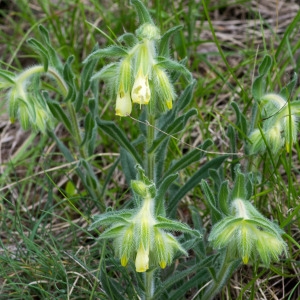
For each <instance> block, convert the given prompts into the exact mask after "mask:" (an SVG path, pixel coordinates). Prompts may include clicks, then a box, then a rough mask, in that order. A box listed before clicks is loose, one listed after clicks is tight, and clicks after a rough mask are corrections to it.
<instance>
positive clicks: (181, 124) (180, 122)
mask: <svg viewBox="0 0 300 300" xmlns="http://www.w3.org/2000/svg"><path fill="white" fill-rule="evenodd" d="M197 113H198V112H197V110H196V109H195V108H192V109H190V110H189V111H187V112H186V113H185V114H184V115H182V116H180V117H178V118H177V119H175V120H174V121H173V122H172V123H171V124H169V126H168V128H167V129H166V130H163V132H160V133H159V134H158V138H156V139H155V140H154V141H153V144H152V147H151V148H150V149H149V150H148V153H152V152H154V151H155V150H156V149H157V147H158V146H159V145H160V144H161V143H162V142H163V141H164V140H165V139H166V138H167V137H168V136H169V135H173V134H175V133H178V132H180V131H181V130H183V129H184V128H186V123H187V121H188V120H189V118H190V117H192V116H194V115H196V114H197Z"/></svg>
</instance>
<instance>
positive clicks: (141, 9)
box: [130, 0, 154, 25]
mask: <svg viewBox="0 0 300 300" xmlns="http://www.w3.org/2000/svg"><path fill="white" fill-rule="evenodd" d="M130 2H131V4H133V5H134V6H135V9H136V11H137V14H138V16H139V21H140V24H144V23H150V24H153V25H154V23H153V21H152V18H151V16H150V14H149V12H148V10H147V8H146V7H145V6H144V4H143V2H142V1H139V0H131V1H130Z"/></svg>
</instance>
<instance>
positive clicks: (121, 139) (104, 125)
mask: <svg viewBox="0 0 300 300" xmlns="http://www.w3.org/2000/svg"><path fill="white" fill-rule="evenodd" d="M96 122H97V124H98V126H99V128H100V129H101V130H102V131H103V132H104V133H106V134H107V135H109V136H110V137H111V138H112V139H113V140H114V141H116V142H117V143H118V144H119V145H120V146H121V147H123V148H124V149H126V150H127V151H128V152H129V153H130V154H131V155H132V157H133V158H134V159H135V161H136V163H138V164H139V165H141V166H142V165H143V161H142V159H141V157H140V155H139V154H138V151H137V150H136V149H135V148H134V146H133V145H132V144H131V143H130V141H129V140H128V138H127V136H126V135H125V133H124V131H123V130H121V129H120V128H119V127H118V126H117V125H116V124H115V123H114V122H111V121H103V120H101V119H100V118H97V119H96Z"/></svg>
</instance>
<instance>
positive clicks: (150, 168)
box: [146, 109, 155, 180]
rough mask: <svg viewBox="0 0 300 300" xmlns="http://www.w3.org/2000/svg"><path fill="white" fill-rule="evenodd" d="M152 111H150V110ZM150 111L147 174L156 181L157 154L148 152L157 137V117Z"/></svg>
mask: <svg viewBox="0 0 300 300" xmlns="http://www.w3.org/2000/svg"><path fill="white" fill-rule="evenodd" d="M149 110H150V109H149ZM149 110H148V126H147V145H146V151H147V168H146V173H147V176H148V178H149V179H150V180H154V179H155V178H154V177H155V153H154V152H148V150H149V149H150V148H151V147H152V144H153V141H154V137H155V116H154V115H153V114H151V112H149Z"/></svg>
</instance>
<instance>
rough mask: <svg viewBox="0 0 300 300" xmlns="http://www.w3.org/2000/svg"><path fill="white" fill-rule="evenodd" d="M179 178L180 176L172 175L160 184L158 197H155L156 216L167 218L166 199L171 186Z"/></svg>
mask: <svg viewBox="0 0 300 300" xmlns="http://www.w3.org/2000/svg"><path fill="white" fill-rule="evenodd" d="M177 178H178V174H170V175H168V176H166V177H165V178H164V180H163V181H162V183H161V184H160V186H159V188H158V191H157V194H156V197H155V203H156V206H155V212H156V215H160V216H165V214H166V211H165V207H164V199H165V196H166V192H167V190H168V188H169V186H170V185H171V184H172V182H174V180H176V179H177Z"/></svg>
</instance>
